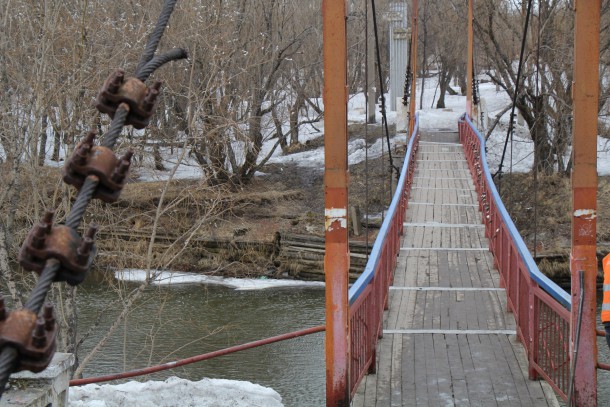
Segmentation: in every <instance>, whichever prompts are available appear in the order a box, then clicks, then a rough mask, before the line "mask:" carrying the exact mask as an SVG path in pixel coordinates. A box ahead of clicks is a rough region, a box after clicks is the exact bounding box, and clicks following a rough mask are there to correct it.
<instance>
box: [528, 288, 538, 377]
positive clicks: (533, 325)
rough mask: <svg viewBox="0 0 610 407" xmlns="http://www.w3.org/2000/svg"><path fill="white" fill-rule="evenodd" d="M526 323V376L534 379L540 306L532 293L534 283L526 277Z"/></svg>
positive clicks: (535, 375) (536, 375) (536, 374)
mask: <svg viewBox="0 0 610 407" xmlns="http://www.w3.org/2000/svg"><path fill="white" fill-rule="evenodd" d="M527 280H528V282H527V286H528V291H529V293H528V294H529V295H528V303H529V309H528V318H527V319H528V323H529V329H528V330H529V344H528V348H529V352H528V353H527V356H528V369H527V371H528V376H529V378H530V380H536V379H537V378H538V372H537V371H536V369H535V368H534V364H538V330H539V329H540V322H539V321H538V318H539V314H540V307H539V306H538V304H537V301H536V296H535V294H534V290H535V284H534V281H533V280H532V279H531V278H530V277H528V279H527Z"/></svg>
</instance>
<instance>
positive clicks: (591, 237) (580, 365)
mask: <svg viewBox="0 0 610 407" xmlns="http://www.w3.org/2000/svg"><path fill="white" fill-rule="evenodd" d="M574 8H575V10H576V12H575V13H576V17H575V23H574V80H573V81H574V82H573V86H572V95H573V106H574V107H573V110H574V113H573V117H574V120H573V126H572V137H573V151H572V155H573V157H574V158H573V160H574V165H573V170H572V210H573V212H572V253H571V258H570V270H571V273H572V312H571V324H570V325H571V340H570V351H571V353H570V354H571V355H574V353H575V352H574V350H575V349H574V346H575V344H576V343H577V342H578V344H579V346H578V349H577V351H578V352H577V353H576V359H575V360H572V363H574V364H575V365H574V367H573V371H574V377H573V380H574V381H573V391H572V394H571V396H572V400H573V401H575V405H577V406H596V405H597V342H596V340H597V338H596V333H595V322H596V284H595V283H596V277H597V258H596V236H595V233H596V216H597V202H596V201H597V111H598V100H599V83H598V80H599V36H600V10H601V0H576V1H575V6H574ZM581 271H583V272H584V284H583V286H581V284H580V282H579V273H580V272H581ZM583 290H584V303H583V307H582V309H579V299H580V295H581V292H582V291H583ZM579 321H581V324H580V339H579V341H577V338H576V333H577V332H578V328H579V327H578V322H579ZM571 359H573V358H571Z"/></svg>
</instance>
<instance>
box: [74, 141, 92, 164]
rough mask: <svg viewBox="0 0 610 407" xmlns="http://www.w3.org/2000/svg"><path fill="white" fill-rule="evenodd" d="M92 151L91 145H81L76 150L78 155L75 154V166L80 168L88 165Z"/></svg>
mask: <svg viewBox="0 0 610 407" xmlns="http://www.w3.org/2000/svg"><path fill="white" fill-rule="evenodd" d="M90 150H91V145H87V144H81V145H80V146H79V147H78V150H76V154H74V164H76V165H78V166H83V165H85V164H87V156H89V151H90Z"/></svg>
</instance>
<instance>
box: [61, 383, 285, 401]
mask: <svg viewBox="0 0 610 407" xmlns="http://www.w3.org/2000/svg"><path fill="white" fill-rule="evenodd" d="M68 394H69V406H70V407H119V406H121V407H122V406H140V407H148V406H150V407H153V406H154V407H170V406H171V407H173V406H182V407H191V406H192V407H194V406H197V407H212V406H214V407H224V406H227V407H228V406H231V407H253V406H254V407H257V406H260V407H280V406H283V404H282V397H281V396H280V395H279V394H278V393H277V392H276V391H275V390H273V389H270V388H268V387H263V386H260V385H258V384H253V383H250V382H244V381H233V380H223V379H202V380H199V381H197V382H193V381H190V380H186V379H180V378H178V377H175V376H174V377H170V378H169V379H167V380H165V381H149V382H146V383H141V382H136V381H130V382H127V383H123V384H116V385H111V384H103V385H98V384H88V385H86V386H81V387H70V390H69V392H68Z"/></svg>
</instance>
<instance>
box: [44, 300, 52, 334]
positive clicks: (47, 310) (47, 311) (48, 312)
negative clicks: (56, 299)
mask: <svg viewBox="0 0 610 407" xmlns="http://www.w3.org/2000/svg"><path fill="white" fill-rule="evenodd" d="M43 316H44V328H45V329H46V330H47V331H52V330H53V328H55V317H54V316H53V304H46V305H45V306H44V311H43Z"/></svg>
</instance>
